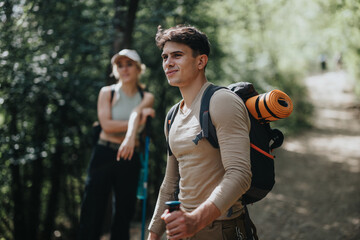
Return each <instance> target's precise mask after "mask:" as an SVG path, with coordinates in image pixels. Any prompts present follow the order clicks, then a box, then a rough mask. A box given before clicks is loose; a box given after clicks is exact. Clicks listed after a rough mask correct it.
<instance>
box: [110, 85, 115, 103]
mask: <svg viewBox="0 0 360 240" xmlns="http://www.w3.org/2000/svg"><path fill="white" fill-rule="evenodd" d="M114 93H115V84H113V85H111V93H110V94H111V95H110V103H111V102H112V100H113V98H114Z"/></svg>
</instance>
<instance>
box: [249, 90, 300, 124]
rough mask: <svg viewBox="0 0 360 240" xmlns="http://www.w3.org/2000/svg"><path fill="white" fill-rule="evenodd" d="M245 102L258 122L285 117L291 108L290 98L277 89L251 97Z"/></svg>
mask: <svg viewBox="0 0 360 240" xmlns="http://www.w3.org/2000/svg"><path fill="white" fill-rule="evenodd" d="M245 104H246V107H247V108H248V110H249V112H250V113H251V115H252V116H253V117H254V118H256V119H258V120H260V122H271V121H276V120H278V119H282V118H286V117H288V116H289V115H290V114H291V112H292V110H293V104H292V101H291V98H290V97H289V96H288V95H287V94H286V93H284V92H282V91H280V90H277V89H276V90H272V91H270V92H267V93H263V94H259V95H256V96H254V97H251V98H249V99H248V100H247V101H246V103H245Z"/></svg>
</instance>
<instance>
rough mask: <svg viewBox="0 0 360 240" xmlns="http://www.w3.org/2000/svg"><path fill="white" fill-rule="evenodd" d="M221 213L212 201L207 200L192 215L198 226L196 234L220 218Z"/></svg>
mask: <svg viewBox="0 0 360 240" xmlns="http://www.w3.org/2000/svg"><path fill="white" fill-rule="evenodd" d="M220 215H221V212H220V210H219V209H218V208H217V207H216V206H215V204H214V203H212V202H211V201H210V200H206V201H205V202H203V203H202V204H201V205H200V206H199V207H197V208H196V209H195V210H194V211H193V212H191V213H190V216H191V218H193V219H194V221H195V222H194V226H196V228H197V229H196V230H195V231H196V232H198V231H200V230H201V229H203V228H204V227H206V226H207V225H209V224H210V223H212V222H213V221H214V220H215V219H217V218H218V217H220Z"/></svg>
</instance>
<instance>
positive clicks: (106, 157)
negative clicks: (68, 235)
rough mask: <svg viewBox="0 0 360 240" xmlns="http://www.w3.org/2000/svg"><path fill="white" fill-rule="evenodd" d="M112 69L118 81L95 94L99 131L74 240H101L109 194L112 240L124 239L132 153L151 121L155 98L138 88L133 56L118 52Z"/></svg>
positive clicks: (133, 178)
mask: <svg viewBox="0 0 360 240" xmlns="http://www.w3.org/2000/svg"><path fill="white" fill-rule="evenodd" d="M111 64H112V68H113V75H114V76H115V78H116V79H118V80H119V81H118V83H116V84H114V85H111V86H106V87H103V88H102V89H101V90H100V93H99V97H98V108H97V110H98V118H99V121H100V124H101V127H102V131H101V133H100V137H99V141H98V142H97V144H96V146H95V148H94V151H93V154H92V157H91V160H90V165H89V169H88V177H87V180H86V186H85V194H84V199H83V203H82V206H81V217H80V233H79V239H86V240H90V239H96V240H99V239H100V235H101V233H102V225H103V220H104V216H105V213H106V209H107V203H108V197H109V194H110V192H111V190H113V192H114V196H115V201H114V207H115V209H114V210H115V211H114V214H113V220H112V226H111V240H115V239H121V240H127V239H129V229H130V221H131V218H132V216H133V213H134V209H135V203H136V191H137V183H138V177H139V170H140V166H141V163H140V159H139V154H138V152H137V151H136V149H137V147H138V146H139V132H140V131H141V129H142V127H143V126H144V124H145V121H146V118H147V117H148V116H151V117H154V115H155V111H154V109H152V106H153V103H154V96H153V95H152V94H151V93H149V92H145V91H144V90H143V87H142V85H141V84H140V82H139V78H140V75H141V73H142V72H143V71H144V70H145V65H144V64H142V63H141V59H140V56H139V55H138V54H137V52H136V51H135V50H130V49H123V50H121V51H120V52H119V53H117V54H115V55H114V56H113V57H112V59H111Z"/></svg>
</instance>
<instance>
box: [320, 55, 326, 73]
mask: <svg viewBox="0 0 360 240" xmlns="http://www.w3.org/2000/svg"><path fill="white" fill-rule="evenodd" d="M320 66H321V71H323V72H324V71H326V69H327V66H326V55H325V54H321V55H320Z"/></svg>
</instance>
